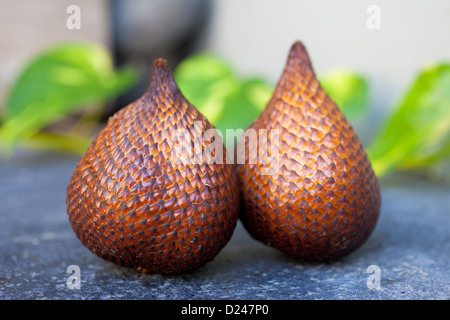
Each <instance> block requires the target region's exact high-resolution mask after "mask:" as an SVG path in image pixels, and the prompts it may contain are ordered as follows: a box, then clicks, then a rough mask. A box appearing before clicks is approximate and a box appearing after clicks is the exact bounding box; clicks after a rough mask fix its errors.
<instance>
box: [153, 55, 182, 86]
mask: <svg viewBox="0 0 450 320" xmlns="http://www.w3.org/2000/svg"><path fill="white" fill-rule="evenodd" d="M162 87H168V88H169V90H170V91H171V90H174V91H178V86H177V84H176V83H175V79H174V77H173V74H172V71H171V70H170V68H169V66H168V65H167V60H165V59H162V58H159V59H156V60H155V61H154V62H153V66H152V68H151V73H150V81H149V87H148V91H147V93H150V92H152V91H153V90H156V89H157V88H162Z"/></svg>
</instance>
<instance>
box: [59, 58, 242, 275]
mask: <svg viewBox="0 0 450 320" xmlns="http://www.w3.org/2000/svg"><path fill="white" fill-rule="evenodd" d="M195 121H200V122H195ZM210 129H212V130H214V129H213V126H212V125H211V124H210V123H209V121H208V120H207V119H206V118H205V117H204V116H203V115H202V114H201V113H200V112H199V111H198V110H197V109H196V108H195V107H194V106H193V105H191V104H190V103H189V102H188V101H187V100H186V99H185V98H184V96H183V95H182V93H181V92H180V90H179V88H178V86H177V84H176V83H175V80H174V79H173V76H172V73H171V71H170V70H169V68H168V67H167V65H166V61H165V60H163V59H158V60H156V61H155V63H154V65H153V67H152V72H151V79H150V84H149V88H148V90H147V92H146V93H145V94H144V95H143V96H142V97H141V98H140V99H138V100H137V101H135V102H134V103H131V104H130V105H128V106H127V107H125V108H123V109H122V110H120V111H119V112H117V113H116V114H115V115H114V116H113V117H111V118H110V119H109V121H108V123H107V125H106V126H105V128H104V129H103V130H102V131H101V132H100V133H99V135H98V137H97V138H96V139H95V140H94V141H93V143H92V144H91V146H90V147H89V149H88V150H87V151H86V153H85V154H84V156H83V157H82V158H81V160H80V161H79V163H78V165H77V166H76V168H75V171H74V172H73V175H72V178H71V180H70V182H69V186H68V190H67V200H66V202H67V208H68V216H69V219H70V222H71V225H72V227H73V229H74V231H75V233H76V235H77V236H78V238H79V239H80V240H81V242H82V243H83V244H84V245H85V246H86V247H87V248H88V249H89V250H91V251H92V252H94V253H95V254H97V255H98V256H100V257H102V258H104V259H106V260H109V261H112V262H115V263H117V264H120V265H123V266H126V267H131V268H135V269H137V270H140V271H142V272H145V273H160V274H176V273H182V272H187V271H191V270H194V269H196V268H198V267H200V266H202V265H204V264H205V263H207V262H208V261H210V260H212V259H213V258H214V257H215V256H216V255H217V254H218V253H219V251H221V249H222V248H223V247H224V246H225V244H226V243H227V242H228V241H229V239H230V238H231V235H232V233H233V230H234V228H235V226H236V221H237V219H238V204H239V199H238V197H239V192H238V187H237V177H236V174H235V172H234V170H233V167H232V165H231V164H226V162H225V155H226V151H225V148H224V146H223V143H222V142H221V141H220V144H219V146H220V148H219V149H220V150H219V149H215V148H214V146H217V145H213V142H214V141H216V142H217V141H219V140H214V139H207V135H206V134H205V133H206V132H210ZM183 131H184V133H185V136H184V137H183V136H181V135H180V134H182V133H183ZM202 134H205V135H204V137H205V139H203V140H201V139H200V138H202V137H203V136H202ZM210 137H211V136H210ZM184 138H186V139H191V140H190V141H189V140H188V143H187V145H186V144H185V145H182V144H183V143H184V142H183V139H184ZM184 141H186V140H184ZM192 146H194V148H195V150H196V151H195V152H196V153H195V155H199V154H200V155H202V153H199V152H198V151H199V150H201V151H202V152H203V158H201V159H200V160H201V161H196V159H199V158H194V153H193V152H192V153H189V148H188V147H192ZM182 147H187V148H185V149H183V148H182ZM174 150H178V151H177V152H178V153H175V157H174V153H173V151H174ZM191 150H194V149H191ZM218 150H219V151H218ZM216 152H218V153H216ZM221 155H223V161H222V164H220V162H221V161H220V157H221ZM177 157H179V158H177ZM189 157H190V158H189ZM180 159H182V161H178V162H177V161H175V160H180ZM217 159H219V161H217Z"/></svg>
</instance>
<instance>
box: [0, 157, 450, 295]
mask: <svg viewBox="0 0 450 320" xmlns="http://www.w3.org/2000/svg"><path fill="white" fill-rule="evenodd" d="M76 162H77V159H75V158H70V157H62V156H57V155H52V154H33V153H31V154H30V153H24V154H21V155H18V156H16V157H15V158H13V159H12V160H8V161H6V160H0V204H1V205H0V299H3V300H5V299H183V300H184V299H272V300H273V299H277V300H281V299H283V300H284V299H327V300H329V299H346V300H348V299H427V300H428V299H450V187H448V186H447V187H445V186H439V185H435V184H432V183H430V182H428V181H425V180H421V179H417V178H416V179H414V178H405V177H403V178H401V179H390V180H391V181H390V182H382V201H383V203H382V209H381V216H380V219H379V221H378V224H377V227H376V229H375V231H374V233H373V234H372V235H371V237H370V238H369V240H368V241H367V242H366V243H365V244H364V245H363V246H362V247H361V248H359V249H358V250H356V251H355V252H353V253H352V254H351V255H349V256H347V257H345V258H343V259H342V260H340V261H338V262H334V263H328V264H325V263H319V264H314V263H313V264H310V263H300V262H297V261H295V260H292V259H290V258H288V257H286V256H285V255H283V254H282V253H279V252H277V251H276V250H274V249H272V248H269V247H267V246H264V245H263V244H261V243H258V242H256V241H255V240H253V239H252V238H250V236H249V235H248V234H247V233H246V231H245V230H244V229H243V228H242V226H241V225H240V224H239V225H238V227H237V229H236V230H235V232H234V235H233V237H232V240H231V241H230V242H229V243H228V245H227V246H226V247H225V248H224V249H223V250H222V252H221V253H220V254H219V255H218V256H217V257H216V259H215V260H214V261H212V262H210V263H208V264H207V265H206V266H204V267H202V268H200V269H198V270H196V271H194V272H192V273H189V274H185V275H180V276H168V277H167V276H166V277H165V276H161V275H144V274H140V273H138V272H135V271H133V270H130V269H126V268H123V267H120V266H117V265H114V264H112V263H110V262H106V261H103V260H102V259H100V258H98V257H97V256H95V255H94V254H92V253H91V252H89V251H88V250H87V249H86V248H85V247H83V245H81V243H80V242H79V240H78V239H77V238H76V237H75V234H74V233H73V231H72V229H71V226H70V224H69V221H68V219H67V215H66V208H65V192H66V186H67V183H68V180H69V178H70V175H71V173H72V170H73V169H74V167H75V164H76ZM70 265H77V266H79V268H80V275H81V287H80V289H69V288H68V287H67V285H66V281H67V278H68V277H69V275H70V274H68V273H66V271H67V267H68V266H70ZM371 265H376V266H378V267H379V270H380V286H379V288H378V289H370V288H368V286H367V280H368V278H369V276H373V275H374V274H372V273H368V272H367V268H368V267H369V266H371Z"/></svg>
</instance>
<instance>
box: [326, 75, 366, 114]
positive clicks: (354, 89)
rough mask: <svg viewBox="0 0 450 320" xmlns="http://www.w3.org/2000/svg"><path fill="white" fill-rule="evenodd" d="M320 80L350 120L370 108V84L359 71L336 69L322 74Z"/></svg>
mask: <svg viewBox="0 0 450 320" xmlns="http://www.w3.org/2000/svg"><path fill="white" fill-rule="evenodd" d="M319 81H320V83H321V85H322V87H323V88H324V89H325V91H326V92H327V93H328V95H329V96H330V97H331V98H332V99H333V100H334V101H335V102H336V104H337V105H338V106H339V107H340V108H341V110H342V112H343V113H344V114H345V116H346V117H347V118H348V119H349V120H350V121H351V120H354V119H355V118H357V117H361V116H362V115H364V113H365V111H366V110H367V109H368V104H369V85H368V83H367V81H366V79H365V78H364V77H363V76H362V75H360V74H358V73H357V72H355V71H351V70H346V69H336V70H332V71H330V72H327V73H325V74H322V75H320V76H319Z"/></svg>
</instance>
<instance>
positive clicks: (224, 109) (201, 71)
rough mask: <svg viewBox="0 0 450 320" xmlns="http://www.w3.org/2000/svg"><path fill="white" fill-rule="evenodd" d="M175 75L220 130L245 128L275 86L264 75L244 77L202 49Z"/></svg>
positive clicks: (179, 66) (177, 68) (223, 131)
mask: <svg viewBox="0 0 450 320" xmlns="http://www.w3.org/2000/svg"><path fill="white" fill-rule="evenodd" d="M174 77H175V80H176V81H177V83H178V86H179V87H180V90H181V91H182V92H183V94H184V95H185V97H186V98H187V99H188V100H189V101H190V102H191V103H192V104H193V105H194V106H195V107H196V108H197V109H198V110H199V111H200V112H201V113H203V115H204V116H205V117H206V118H207V119H208V120H209V121H210V122H211V123H212V124H213V125H214V126H215V127H216V129H218V130H219V132H220V133H221V134H222V136H223V140H224V143H226V133H227V132H226V130H227V129H231V130H236V129H243V130H245V129H246V128H247V127H248V126H249V125H250V124H251V122H252V121H253V120H254V119H255V118H256V117H257V116H258V115H259V114H260V113H261V111H262V110H263V109H264V107H265V104H266V103H267V101H268V100H269V98H270V95H271V94H272V90H273V89H272V87H271V86H269V85H268V84H267V83H266V82H265V81H263V80H262V79H260V78H256V77H255V78H250V79H243V78H240V77H238V76H237V75H236V74H235V73H234V72H233V70H232V68H231V67H230V66H229V65H228V64H227V63H226V62H225V61H224V60H222V59H220V58H218V57H216V56H214V55H211V54H208V53H199V54H195V55H192V56H191V57H188V58H186V59H185V60H184V61H182V62H181V63H180V64H179V65H178V66H177V67H176V68H175V70H174Z"/></svg>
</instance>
